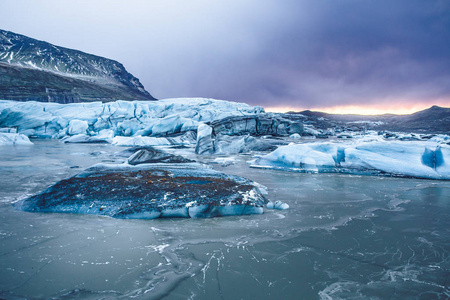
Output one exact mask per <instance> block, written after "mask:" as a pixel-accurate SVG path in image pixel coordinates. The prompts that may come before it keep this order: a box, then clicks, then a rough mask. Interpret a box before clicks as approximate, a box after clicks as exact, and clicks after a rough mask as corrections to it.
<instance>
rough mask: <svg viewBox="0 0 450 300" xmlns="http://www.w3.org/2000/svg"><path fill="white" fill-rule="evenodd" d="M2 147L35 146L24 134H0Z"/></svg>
mask: <svg viewBox="0 0 450 300" xmlns="http://www.w3.org/2000/svg"><path fill="white" fill-rule="evenodd" d="M2 145H33V143H32V142H31V141H30V139H29V138H28V137H27V136H26V135H23V134H20V133H9V132H0V146H2Z"/></svg>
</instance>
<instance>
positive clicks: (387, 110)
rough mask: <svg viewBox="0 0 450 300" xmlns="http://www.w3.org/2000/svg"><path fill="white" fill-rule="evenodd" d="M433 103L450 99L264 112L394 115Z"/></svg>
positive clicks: (449, 104)
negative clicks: (388, 104) (432, 101)
mask: <svg viewBox="0 0 450 300" xmlns="http://www.w3.org/2000/svg"><path fill="white" fill-rule="evenodd" d="M433 105H438V106H443V107H450V101H438V103H436V104H428V103H424V104H416V105H398V104H397V105H392V106H384V107H381V106H363V105H361V106H358V105H347V106H334V107H311V108H304V107H289V106H278V107H265V108H264V109H265V110H266V112H280V113H283V112H284V113H285V112H288V111H295V112H300V111H304V110H311V111H320V112H325V113H329V114H355V115H382V114H396V115H406V114H412V113H415V112H418V111H421V110H424V109H427V108H429V107H431V106H433Z"/></svg>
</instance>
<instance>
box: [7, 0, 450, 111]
mask: <svg viewBox="0 0 450 300" xmlns="http://www.w3.org/2000/svg"><path fill="white" fill-rule="evenodd" d="M0 28H1V29H4V30H10V31H13V32H15V33H19V34H24V35H27V36H29V37H32V38H36V39H39V40H45V41H47V42H50V43H52V44H55V45H59V46H63V47H68V48H73V49H77V50H81V51H84V52H88V53H92V54H96V55H100V56H104V57H107V58H111V59H114V60H117V61H119V62H121V63H122V64H124V66H125V67H126V69H127V70H128V71H129V72H130V73H132V74H133V75H134V76H136V77H138V78H139V79H140V81H141V83H142V84H143V85H144V87H145V88H146V89H147V91H149V92H150V93H151V94H152V95H153V96H154V97H156V98H158V99H163V98H174V97H206V98H215V99H224V100H230V101H238V102H245V103H248V104H251V105H260V106H263V107H265V108H266V109H267V110H269V111H289V110H297V111H300V110H304V109H313V110H322V111H328V112H335V113H385V112H390V113H410V112H413V111H417V110H420V109H423V108H426V107H429V106H431V105H440V106H446V107H450V1H448V0H427V1H423V0H395V1H392V0H329V1H325V0H227V1H223V0H222V1H219V0H190V1H186V0H147V1H133V0H130V1H116V0H102V1H94V0H90V1H86V0H76V1H69V0H46V1H43V0H33V1H28V0H1V1H0Z"/></svg>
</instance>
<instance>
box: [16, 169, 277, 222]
mask: <svg viewBox="0 0 450 300" xmlns="http://www.w3.org/2000/svg"><path fill="white" fill-rule="evenodd" d="M267 202H268V201H267V200H266V198H265V197H264V196H263V195H262V194H261V192H260V191H259V189H258V187H257V185H256V184H255V183H254V182H252V181H250V180H247V179H245V178H242V177H238V176H231V175H225V174H223V173H220V172H217V171H214V170H211V169H205V168H203V167H202V165H199V164H196V163H188V164H181V165H175V164H141V165H137V166H130V165H96V166H94V167H91V168H90V169H88V170H86V171H85V172H83V173H81V174H79V175H77V176H74V177H72V178H69V179H66V180H62V181H60V182H58V183H56V184H55V185H53V186H51V187H49V188H48V189H46V190H45V191H43V192H42V193H40V194H37V195H35V196H32V197H30V198H27V199H25V200H24V201H23V203H22V205H21V207H20V208H21V209H22V210H24V211H29V212H60V213H79V214H96V215H103V216H110V217H114V218H140V219H154V218H159V217H186V218H187V217H191V218H202V217H205V218H206V217H218V216H229V215H243V214H259V213H262V212H263V208H262V206H263V205H264V204H266V203H267Z"/></svg>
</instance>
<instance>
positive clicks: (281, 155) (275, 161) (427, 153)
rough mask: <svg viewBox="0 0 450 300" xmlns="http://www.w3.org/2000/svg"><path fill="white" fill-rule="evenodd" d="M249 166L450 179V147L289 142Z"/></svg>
mask: <svg viewBox="0 0 450 300" xmlns="http://www.w3.org/2000/svg"><path fill="white" fill-rule="evenodd" d="M252 166H253V167H268V168H279V169H290V170H298V171H304V172H319V173H322V172H339V173H361V174H390V175H397V176H409V177H417V178H430V179H450V146H449V145H447V144H437V143H428V142H412V141H409V142H407V141H403V142H391V141H389V142H388V141H371V142H364V141H359V142H356V143H306V144H291V145H288V146H281V147H279V148H278V149H277V150H275V151H273V152H271V153H269V154H267V155H265V156H263V157H261V158H259V159H258V160H257V161H256V162H254V164H253V165H252Z"/></svg>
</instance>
